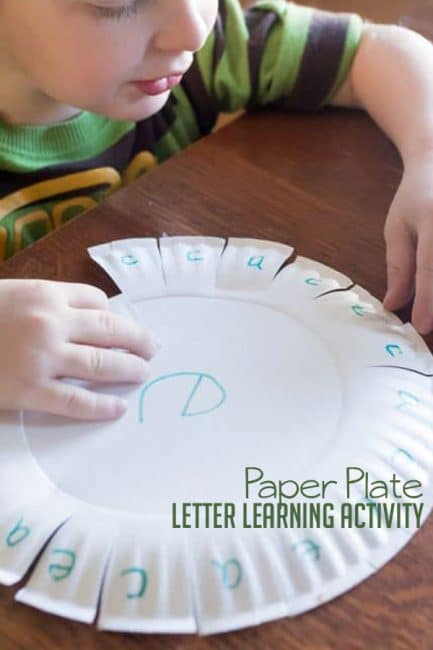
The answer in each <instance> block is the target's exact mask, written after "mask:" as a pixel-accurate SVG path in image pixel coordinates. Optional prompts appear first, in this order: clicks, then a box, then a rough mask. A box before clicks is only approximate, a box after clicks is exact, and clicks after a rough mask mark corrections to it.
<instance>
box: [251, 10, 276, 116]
mask: <svg viewBox="0 0 433 650" xmlns="http://www.w3.org/2000/svg"><path fill="white" fill-rule="evenodd" d="M277 21H278V15H277V14H276V13H275V12H272V11H266V12H265V11H263V10H259V9H254V8H253V9H249V10H247V11H245V22H246V24H247V27H248V32H249V39H248V61H249V72H250V86H251V94H250V98H249V100H248V104H247V106H246V108H253V107H254V106H256V105H257V95H258V91H259V74H260V65H261V63H262V57H263V53H264V51H265V44H266V40H267V38H268V37H269V34H270V31H271V29H272V27H273V26H274V25H275V23H276V22H277Z"/></svg>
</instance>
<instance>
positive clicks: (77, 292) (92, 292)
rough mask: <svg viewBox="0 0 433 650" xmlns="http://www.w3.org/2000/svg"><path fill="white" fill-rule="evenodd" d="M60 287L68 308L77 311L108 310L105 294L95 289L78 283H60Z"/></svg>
mask: <svg viewBox="0 0 433 650" xmlns="http://www.w3.org/2000/svg"><path fill="white" fill-rule="evenodd" d="M61 285H62V292H64V293H65V295H66V300H67V303H68V305H69V306H70V307H75V308H77V309H86V308H87V309H107V308H108V297H107V294H106V293H105V292H104V291H102V290H101V289H98V288H97V287H93V286H92V285H90V284H82V283H79V282H62V283H61Z"/></svg>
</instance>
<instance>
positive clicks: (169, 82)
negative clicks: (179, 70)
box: [132, 74, 183, 95]
mask: <svg viewBox="0 0 433 650" xmlns="http://www.w3.org/2000/svg"><path fill="white" fill-rule="evenodd" d="M182 77H183V74H171V75H169V76H167V77H160V78H159V79H149V80H147V81H133V82H132V83H133V84H134V86H135V87H136V88H138V90H139V91H140V92H142V93H143V94H144V95H160V94H161V93H164V92H166V91H167V90H170V89H171V88H174V86H177V84H178V83H180V82H181V80H182Z"/></svg>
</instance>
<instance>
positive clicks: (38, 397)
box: [26, 381, 128, 420]
mask: <svg viewBox="0 0 433 650" xmlns="http://www.w3.org/2000/svg"><path fill="white" fill-rule="evenodd" d="M26 408H27V409H32V410H38V411H47V412H49V413H52V414H54V415H63V416H66V417H72V418H76V419H78V420H112V419H115V418H117V417H120V416H121V415H123V414H124V413H125V411H126V410H127V408H128V404H127V402H126V401H125V400H123V399H121V398H119V397H115V396H112V395H101V394H99V393H95V392H93V391H90V390H86V389H85V388H81V387H79V386H73V385H72V384H66V383H64V382H61V381H52V382H50V383H49V384H48V385H47V386H45V387H42V388H40V389H39V390H38V391H37V392H36V393H35V394H34V395H33V398H32V400H31V401H29V403H28V404H26Z"/></svg>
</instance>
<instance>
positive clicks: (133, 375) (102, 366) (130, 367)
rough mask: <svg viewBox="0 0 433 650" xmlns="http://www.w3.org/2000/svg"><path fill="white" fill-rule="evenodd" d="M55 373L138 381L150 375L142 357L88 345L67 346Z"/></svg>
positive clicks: (78, 376) (74, 376)
mask: <svg viewBox="0 0 433 650" xmlns="http://www.w3.org/2000/svg"><path fill="white" fill-rule="evenodd" d="M61 357H62V361H61V362H60V363H59V364H57V365H56V367H55V373H56V375H58V376H60V377H72V378H76V379H84V380H87V381H104V382H132V383H135V384H139V383H142V382H145V381H146V380H147V379H148V378H149V374H150V370H149V364H148V363H147V362H146V361H144V360H143V359H142V358H141V357H137V356H135V355H134V354H128V353H125V352H120V351H116V350H105V349H104V348H94V347H91V346H87V345H67V346H66V347H65V354H64V355H61Z"/></svg>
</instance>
